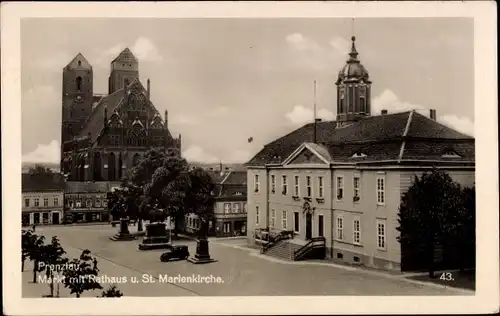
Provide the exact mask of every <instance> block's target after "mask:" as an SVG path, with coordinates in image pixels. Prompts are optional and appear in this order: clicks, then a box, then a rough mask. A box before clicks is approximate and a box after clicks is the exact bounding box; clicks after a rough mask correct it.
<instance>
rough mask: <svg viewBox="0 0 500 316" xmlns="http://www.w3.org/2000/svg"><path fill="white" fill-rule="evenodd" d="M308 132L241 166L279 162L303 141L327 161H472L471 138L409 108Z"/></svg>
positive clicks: (274, 144)
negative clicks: (341, 125)
mask: <svg viewBox="0 0 500 316" xmlns="http://www.w3.org/2000/svg"><path fill="white" fill-rule="evenodd" d="M313 135H314V123H309V124H306V125H304V126H303V127H301V128H299V129H296V130H294V131H293V132H291V133H289V134H287V135H285V136H283V137H280V138H278V139H277V140H275V141H273V142H271V143H269V144H267V145H265V146H264V148H263V149H262V150H261V151H260V152H259V153H257V155H255V156H254V157H253V158H252V159H251V160H250V161H249V162H247V164H246V165H247V166H264V165H266V164H282V163H283V162H285V160H287V158H289V156H290V155H291V154H292V153H294V152H295V151H296V150H297V149H298V148H299V146H301V145H302V144H304V143H308V146H309V148H312V150H313V151H315V152H317V153H318V154H319V155H320V156H321V157H324V159H326V160H330V161H331V162H334V161H341V162H353V163H354V162H368V161H382V160H419V159H425V160H432V159H436V158H440V159H441V158H442V159H455V160H461V161H473V160H474V138H472V137H470V136H467V135H465V134H462V133H459V132H457V131H455V130H453V129H451V128H449V127H446V126H444V125H442V124H440V123H438V122H436V121H435V120H433V119H430V118H428V117H426V116H424V115H422V114H419V113H417V112H415V111H408V112H402V113H395V114H385V115H378V116H370V117H366V118H363V119H361V120H359V121H355V122H352V123H351V124H350V125H347V126H343V127H337V122H335V121H328V122H318V123H316V135H317V136H316V143H314V142H313V137H314V136H313ZM403 143H404V144H403ZM313 147H314V148H313ZM447 153H448V154H447ZM450 153H454V154H453V155H451V154H450Z"/></svg>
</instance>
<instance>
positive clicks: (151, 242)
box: [139, 223, 172, 250]
mask: <svg viewBox="0 0 500 316" xmlns="http://www.w3.org/2000/svg"><path fill="white" fill-rule="evenodd" d="M171 246H172V245H171V244H170V238H169V236H168V233H167V229H166V225H165V223H152V224H147V225H146V234H145V236H144V239H143V240H142V243H141V244H140V245H139V249H141V250H148V249H162V248H169V247H171Z"/></svg>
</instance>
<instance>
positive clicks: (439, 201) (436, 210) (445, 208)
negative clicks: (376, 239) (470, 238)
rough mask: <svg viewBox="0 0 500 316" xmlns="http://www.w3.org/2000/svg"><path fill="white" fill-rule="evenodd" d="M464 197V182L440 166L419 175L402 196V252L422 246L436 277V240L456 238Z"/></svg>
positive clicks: (428, 267) (400, 223) (400, 219)
mask: <svg viewBox="0 0 500 316" xmlns="http://www.w3.org/2000/svg"><path fill="white" fill-rule="evenodd" d="M463 201H464V200H463V194H462V189H461V187H460V185H459V184H457V183H455V182H454V181H453V180H452V179H451V177H450V176H449V175H448V174H447V173H446V172H443V171H440V170H437V169H434V170H432V171H431V172H426V173H424V174H423V175H422V176H421V177H420V178H418V177H415V181H414V183H413V184H412V186H411V187H410V188H409V189H408V191H407V192H406V193H405V194H404V195H403V197H402V200H401V205H400V208H399V213H398V216H399V219H398V221H399V227H397V230H398V231H399V232H400V236H399V237H398V241H399V242H400V243H401V248H402V255H403V256H405V253H407V252H411V251H414V252H416V251H418V250H421V249H422V252H423V254H424V258H425V260H426V262H425V265H426V266H427V269H428V272H429V275H430V276H431V277H434V270H435V262H434V261H435V258H434V255H435V250H436V249H435V246H436V243H438V242H439V243H441V244H443V243H445V242H448V241H450V240H453V239H456V237H454V236H456V232H457V228H458V227H459V226H460V223H461V221H462V220H461V219H460V218H461V215H460V213H461V212H462V208H463ZM415 260H416V259H415Z"/></svg>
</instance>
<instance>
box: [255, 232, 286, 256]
mask: <svg viewBox="0 0 500 316" xmlns="http://www.w3.org/2000/svg"><path fill="white" fill-rule="evenodd" d="M293 235H294V233H293V231H291V230H284V231H281V232H279V233H278V234H276V235H274V236H273V235H269V240H268V242H267V243H265V244H263V245H262V249H261V253H264V252H266V251H267V250H269V249H270V248H271V247H273V246H274V245H276V244H277V243H278V242H280V241H282V240H287V239H293Z"/></svg>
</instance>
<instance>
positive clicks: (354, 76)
mask: <svg viewBox="0 0 500 316" xmlns="http://www.w3.org/2000/svg"><path fill="white" fill-rule="evenodd" d="M351 40H352V46H351V52H350V53H349V59H348V60H347V62H346V65H345V66H344V67H343V68H342V70H340V72H339V76H338V80H337V83H340V82H342V81H345V80H356V81H364V82H369V75H368V71H367V70H366V68H365V67H364V66H363V65H362V64H361V62H360V61H359V59H358V51H357V50H356V45H355V42H356V37H355V36H353V37H351Z"/></svg>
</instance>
